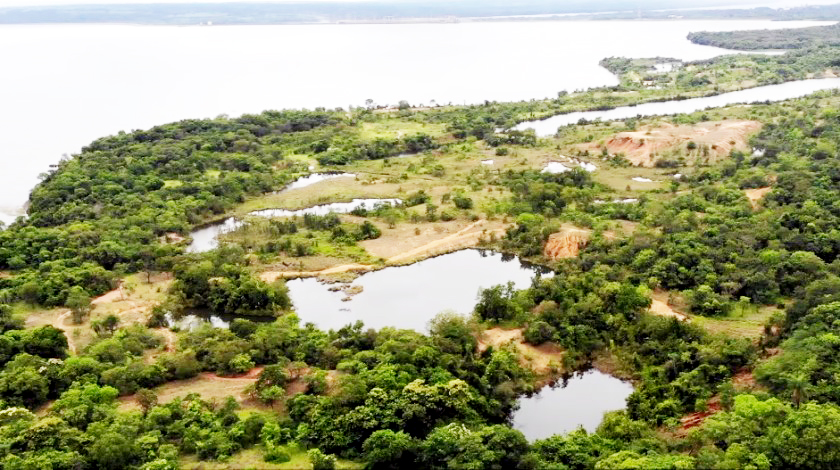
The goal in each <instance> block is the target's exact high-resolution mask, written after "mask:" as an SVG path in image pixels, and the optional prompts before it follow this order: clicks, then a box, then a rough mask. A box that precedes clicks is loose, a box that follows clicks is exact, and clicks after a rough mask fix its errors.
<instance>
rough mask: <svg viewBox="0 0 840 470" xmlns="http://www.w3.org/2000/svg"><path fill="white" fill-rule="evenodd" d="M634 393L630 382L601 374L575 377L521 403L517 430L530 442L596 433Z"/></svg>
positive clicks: (591, 372)
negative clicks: (572, 433) (609, 414)
mask: <svg viewBox="0 0 840 470" xmlns="http://www.w3.org/2000/svg"><path fill="white" fill-rule="evenodd" d="M631 393H633V385H632V384H631V383H630V382H625V381H623V380H620V379H617V378H615V377H613V376H611V375H609V374H605V373H603V372H600V371H598V370H594V369H593V370H589V371H586V372H583V373H579V374H575V376H573V377H571V378H570V379H569V380H568V381H567V382H566V383H565V384H564V383H562V382H559V383H557V384H555V385H554V386H550V385H548V386H545V387H543V388H542V389H541V390H540V391H539V392H537V393H535V394H533V395H531V396H530V397H522V398H520V399H519V409H518V410H516V411H515V412H514V414H513V427H514V428H515V429H518V430H520V431H522V433H523V434H525V437H526V438H527V439H528V440H529V441H534V440H537V439H545V438H547V437H551V436H553V435H555V434H564V433H568V432H570V431H574V430H575V429H577V428H579V427H581V426H582V427H583V428H584V429H586V430H587V431H588V432H592V431H595V429H596V428H597V427H598V425H599V424H601V420H602V419H603V417H604V413H606V412H607V411H615V410H623V409H624V408H626V406H627V397H629V396H630V394H631Z"/></svg>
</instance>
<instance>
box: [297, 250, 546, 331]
mask: <svg viewBox="0 0 840 470" xmlns="http://www.w3.org/2000/svg"><path fill="white" fill-rule="evenodd" d="M537 270H538V268H537V267H535V266H530V265H526V264H523V263H522V262H520V261H519V259H518V258H516V257H513V258H511V259H507V260H506V258H505V257H503V256H502V255H501V254H499V253H494V252H491V251H480V250H463V251H458V252H455V253H450V254H447V255H442V256H438V257H436V258H431V259H427V260H425V261H421V262H419V263H415V264H412V265H409V266H402V267H393V268H386V269H383V270H380V271H374V272H371V273H367V274H364V275H362V276H360V277H359V278H357V279H356V280H355V281H354V282H353V283H352V284H353V285H357V286H361V287H362V288H363V289H364V290H363V291H362V292H361V293H360V294H357V295H355V296H353V297H352V300H350V301H348V302H343V301H342V299H343V298H344V297H346V295H345V294H344V293H343V292H330V290H329V288H330V287H331V285H329V284H323V283H321V282H319V281H318V280H316V279H311V278H310V279H295V280H290V281H287V282H286V285H287V286H288V287H289V294H290V295H291V297H292V302H293V303H294V306H295V311H296V312H297V314H298V316H299V317H300V318H301V320H302V321H303V322H312V323H314V324H316V325H317V326H318V327H319V328H321V329H330V328H332V329H338V328H341V327H342V326H344V325H347V324H348V323H353V322H355V321H356V320H362V321H363V322H364V323H365V326H367V327H371V328H377V329H379V328H382V327H386V326H393V327H397V328H405V329H413V330H416V331H427V327H428V323H429V320H431V319H432V318H434V317H435V315H437V314H438V313H440V312H443V311H446V310H450V311H454V312H457V313H462V314H468V313H470V312H472V310H473V307H475V304H476V300H477V297H478V291H479V289H484V288H488V287H492V286H495V285H498V284H506V283H507V282H513V283H514V285H515V286H516V288H517V289H524V288H526V287H529V286H530V285H531V279H532V278H533V277H534V276H535V274H536V273H537Z"/></svg>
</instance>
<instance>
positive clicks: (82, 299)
mask: <svg viewBox="0 0 840 470" xmlns="http://www.w3.org/2000/svg"><path fill="white" fill-rule="evenodd" d="M65 303H66V305H67V307H68V308H70V311H71V312H72V313H73V323H75V324H77V325H78V324H81V323H82V322H83V321H84V319H85V317H86V316H87V315H88V313H90V310H91V304H90V295H89V294H88V293H87V291H85V290H84V289H83V288H82V287H80V286H73V287H71V288H70V292H69V293H68V294H67V301H66V302H65Z"/></svg>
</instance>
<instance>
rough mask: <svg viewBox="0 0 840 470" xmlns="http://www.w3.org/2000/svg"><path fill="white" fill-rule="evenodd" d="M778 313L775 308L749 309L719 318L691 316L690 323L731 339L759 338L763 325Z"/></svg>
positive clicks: (762, 332)
mask: <svg viewBox="0 0 840 470" xmlns="http://www.w3.org/2000/svg"><path fill="white" fill-rule="evenodd" d="M736 310H737V309H736ZM778 311H779V310H778V309H777V308H776V307H760V308H752V307H749V308H748V309H747V311H745V312H737V311H736V312H734V313H732V314H730V315H729V316H727V317H721V318H716V317H702V316H699V315H692V316H691V321H692V322H694V323H696V324H697V325H699V326H701V327H703V328H704V329H705V330H707V331H709V332H711V333H720V334H724V335H727V336H732V337H733V338H759V337H761V335H763V334H764V325H765V324H766V323H767V320H769V319H770V317H771V316H773V314H774V313H776V312H778Z"/></svg>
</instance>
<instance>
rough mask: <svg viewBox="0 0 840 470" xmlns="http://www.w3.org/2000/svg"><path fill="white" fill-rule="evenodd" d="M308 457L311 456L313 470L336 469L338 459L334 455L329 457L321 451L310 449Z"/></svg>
mask: <svg viewBox="0 0 840 470" xmlns="http://www.w3.org/2000/svg"><path fill="white" fill-rule="evenodd" d="M306 455H307V456H309V461H310V462H312V470H334V469H335V462H336V459H335V456H334V455H327V454H325V453H323V452H321V451H320V450H319V449H310V450H309V452H307V453H306Z"/></svg>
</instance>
